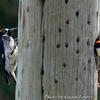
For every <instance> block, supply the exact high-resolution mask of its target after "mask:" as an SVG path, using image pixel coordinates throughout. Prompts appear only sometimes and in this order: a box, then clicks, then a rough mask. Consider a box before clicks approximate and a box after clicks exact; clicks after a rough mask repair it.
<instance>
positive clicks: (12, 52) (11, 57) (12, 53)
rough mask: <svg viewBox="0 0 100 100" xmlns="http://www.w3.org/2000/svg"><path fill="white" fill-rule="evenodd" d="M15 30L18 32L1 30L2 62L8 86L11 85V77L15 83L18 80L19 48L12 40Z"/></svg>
mask: <svg viewBox="0 0 100 100" xmlns="http://www.w3.org/2000/svg"><path fill="white" fill-rule="evenodd" d="M14 30H17V28H12V29H2V30H0V62H1V65H2V66H3V68H4V71H5V75H6V83H7V84H8V85H10V82H9V76H10V75H11V76H12V78H13V80H14V81H15V82H16V80H17V78H16V75H15V70H16V67H17V55H18V46H17V43H16V41H15V40H14V39H13V38H12V34H13V31H14Z"/></svg>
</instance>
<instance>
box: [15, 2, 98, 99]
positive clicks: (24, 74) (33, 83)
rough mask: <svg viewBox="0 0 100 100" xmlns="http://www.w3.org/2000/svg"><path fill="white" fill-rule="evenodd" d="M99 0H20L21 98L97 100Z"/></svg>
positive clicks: (19, 80)
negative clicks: (96, 42) (96, 52)
mask: <svg viewBox="0 0 100 100" xmlns="http://www.w3.org/2000/svg"><path fill="white" fill-rule="evenodd" d="M98 33H99V32H98V0H20V1H19V16H18V40H19V44H18V47H19V55H18V56H19V57H18V61H19V64H18V75H17V78H18V82H17V86H16V100H61V99H62V100H72V99H73V98H74V99H73V100H75V99H76V100H97V70H96V64H95V58H94V52H93V47H94V42H95V39H96V38H97V35H98Z"/></svg>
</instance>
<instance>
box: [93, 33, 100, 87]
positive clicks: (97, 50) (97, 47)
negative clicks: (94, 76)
mask: <svg viewBox="0 0 100 100" xmlns="http://www.w3.org/2000/svg"><path fill="white" fill-rule="evenodd" d="M94 54H95V62H96V67H97V70H98V84H97V87H98V88H100V34H99V36H98V37H97V39H96V41H95V44H94Z"/></svg>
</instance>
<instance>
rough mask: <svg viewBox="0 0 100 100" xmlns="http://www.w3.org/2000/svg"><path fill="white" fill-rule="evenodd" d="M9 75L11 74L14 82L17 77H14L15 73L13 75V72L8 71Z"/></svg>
mask: <svg viewBox="0 0 100 100" xmlns="http://www.w3.org/2000/svg"><path fill="white" fill-rule="evenodd" d="M10 75H11V76H12V78H13V80H14V81H15V83H16V81H17V78H16V75H15V72H10Z"/></svg>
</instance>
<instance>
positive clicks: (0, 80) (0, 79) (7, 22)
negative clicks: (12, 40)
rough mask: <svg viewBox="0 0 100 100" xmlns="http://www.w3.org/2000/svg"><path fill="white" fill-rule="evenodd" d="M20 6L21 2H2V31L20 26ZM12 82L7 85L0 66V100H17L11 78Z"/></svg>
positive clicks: (0, 18)
mask: <svg viewBox="0 0 100 100" xmlns="http://www.w3.org/2000/svg"><path fill="white" fill-rule="evenodd" d="M18 4H19V0H0V29H3V28H13V27H17V26H18ZM16 34H17V32H16V33H15V34H13V37H16ZM10 82H11V84H10V86H9V85H7V84H6V83H5V74H4V70H3V68H2V66H1V65H0V100H15V83H14V81H13V80H12V78H11V77H10Z"/></svg>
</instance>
